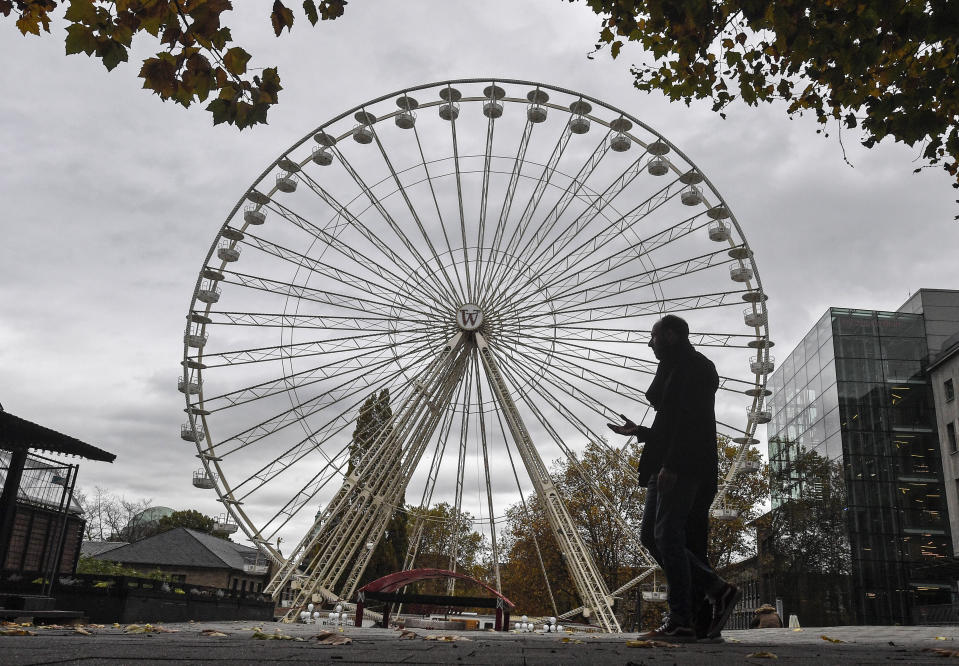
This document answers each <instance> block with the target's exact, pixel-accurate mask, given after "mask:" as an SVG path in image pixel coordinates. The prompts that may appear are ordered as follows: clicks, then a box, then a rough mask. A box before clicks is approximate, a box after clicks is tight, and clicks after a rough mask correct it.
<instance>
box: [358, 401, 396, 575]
mask: <svg viewBox="0 0 959 666" xmlns="http://www.w3.org/2000/svg"><path fill="white" fill-rule="evenodd" d="M392 416H393V408H392V407H391V406H390V392H389V389H383V390H381V391H380V392H379V393H378V394H376V393H373V394H371V395H370V396H369V397H368V398H367V399H366V401H365V402H364V403H363V405H362V406H361V407H360V411H359V414H357V417H356V427H355V428H354V429H353V436H352V440H351V443H350V451H349V463H348V466H347V470H348V473H352V472H353V470H355V469H356V467H357V466H358V465H359V464H360V461H361V460H362V459H363V457H364V456H365V455H366V454H367V453H368V452H369V450H370V447H371V446H372V445H373V443H374V442H375V441H376V439H377V438H378V437H382V436H384V433H388V432H389V428H390V418H392ZM399 455H400V449H399V448H398V447H397V448H396V450H395V451H391V452H389V456H390V459H389V460H388V461H387V462H386V465H387V466H389V465H391V464H394V463H395V462H398V460H399ZM402 503H403V502H402V500H401V501H400V504H401V505H402ZM406 524H407V516H406V513H405V512H404V511H402V510H396V511H394V512H393V514H392V515H391V516H390V520H389V522H388V523H387V524H386V530H385V532H384V534H383V536H382V538H380V540H379V542H378V543H377V544H376V547H375V549H374V550H373V554H372V556H371V557H370V561H369V563H368V564H367V566H366V570H365V571H364V572H363V575H362V576H361V577H360V580H359V583H358V586H359V587H362V586H363V585H365V584H366V583H368V582H370V581H373V580H376V579H377V578H379V577H381V576H385V575H386V574H389V573H393V572H394V571H399V570H401V569H402V568H403V558H404V556H405V555H406V544H407V540H408V538H407V535H406Z"/></svg>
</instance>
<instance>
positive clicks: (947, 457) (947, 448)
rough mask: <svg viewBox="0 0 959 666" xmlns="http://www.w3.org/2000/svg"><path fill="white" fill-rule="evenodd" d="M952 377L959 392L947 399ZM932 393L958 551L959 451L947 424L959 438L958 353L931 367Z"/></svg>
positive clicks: (955, 550) (952, 525)
mask: <svg viewBox="0 0 959 666" xmlns="http://www.w3.org/2000/svg"><path fill="white" fill-rule="evenodd" d="M950 378H951V379H952V385H953V387H955V390H956V392H957V395H956V397H955V398H953V399H952V400H951V401H946V391H945V386H944V384H945V382H946V380H947V379H950ZM932 395H933V399H934V400H935V404H936V426H937V428H938V431H939V451H940V452H941V453H942V475H943V477H944V479H945V488H946V505H947V507H948V508H949V529H950V532H951V534H952V547H953V552H955V553H959V453H957V452H955V451H953V450H952V446H951V444H950V443H949V441H948V438H947V430H946V426H947V425H948V424H949V423H951V424H952V426H953V428H955V429H956V433H957V437H959V353H956V354H953V355H952V356H951V357H950V358H948V359H947V360H946V361H945V362H944V363H942V364H941V365H937V366H936V367H935V368H933V370H932Z"/></svg>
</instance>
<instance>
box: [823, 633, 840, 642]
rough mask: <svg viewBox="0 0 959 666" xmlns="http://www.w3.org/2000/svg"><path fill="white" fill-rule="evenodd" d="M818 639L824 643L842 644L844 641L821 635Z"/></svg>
mask: <svg viewBox="0 0 959 666" xmlns="http://www.w3.org/2000/svg"><path fill="white" fill-rule="evenodd" d="M820 638H821V639H823V640H824V641H829V642H830V643H843V642H845V641H841V640H839V639H838V638H831V637H829V636H827V635H825V634H823V635H822V636H820Z"/></svg>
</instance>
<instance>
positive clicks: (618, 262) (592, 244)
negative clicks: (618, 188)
mask: <svg viewBox="0 0 959 666" xmlns="http://www.w3.org/2000/svg"><path fill="white" fill-rule="evenodd" d="M676 182H677V181H674V182H672V183H670V184H669V185H667V186H666V187H664V188H662V189H660V190H659V191H658V192H656V193H655V194H654V195H652V196H651V197H648V198H647V199H646V200H645V201H644V202H643V203H641V204H640V205H638V206H636V207H635V208H634V209H633V210H632V211H630V212H629V213H627V214H626V215H624V216H621V217H617V218H615V219H613V220H612V221H611V223H610V224H609V225H607V226H605V227H602V228H600V229H599V230H598V231H597V232H596V233H595V234H594V235H592V236H590V237H589V238H587V239H586V240H585V241H583V242H582V243H581V244H580V245H578V246H577V247H576V248H575V249H574V250H572V251H571V252H570V253H568V254H566V255H562V256H560V255H559V251H556V252H554V254H553V256H551V257H550V258H549V259H548V260H547V263H546V265H545V266H543V267H542V269H541V270H540V271H539V272H538V273H537V275H536V278H537V279H538V280H539V281H540V283H541V286H542V288H543V289H549V288H553V289H554V290H556V291H558V292H565V291H567V290H568V289H571V288H573V287H575V286H578V285H579V284H583V283H586V282H589V281H591V280H594V279H599V278H601V277H602V276H604V275H608V274H610V273H612V272H613V271H614V270H616V269H617V268H619V267H621V266H623V265H624V264H627V263H630V262H633V261H636V260H637V259H639V260H640V261H642V262H643V263H644V264H645V262H646V260H647V258H648V256H649V255H650V253H651V252H652V251H653V250H656V249H659V248H660V247H663V246H664V245H666V244H667V242H671V241H673V240H676V239H678V238H681V237H683V236H685V235H686V234H688V233H689V232H690V231H692V227H693V220H695V219H696V218H697V217H698V215H694V216H692V217H691V218H688V219H687V220H683V221H681V222H679V223H678V224H677V225H674V226H673V227H670V228H669V229H667V230H665V231H663V232H659V233H658V234H654V236H653V237H654V238H656V237H657V236H660V235H662V234H665V233H666V232H671V231H672V230H674V229H677V228H679V229H681V230H682V231H684V233H679V234H675V235H670V236H669V240H668V241H667V242H663V241H662V240H661V239H659V240H660V242H659V243H655V244H652V245H647V244H646V243H645V242H644V241H643V240H640V241H638V242H637V243H630V244H629V245H627V246H626V247H623V248H621V249H620V250H617V251H615V252H613V253H612V254H611V255H609V256H607V257H604V258H601V259H599V260H597V261H594V262H593V264H591V265H588V266H585V267H583V266H581V264H582V262H583V261H584V260H585V259H586V258H589V257H593V256H594V255H596V254H597V253H598V252H599V251H600V250H601V249H602V248H604V247H605V246H607V245H608V244H609V243H611V242H613V241H614V240H615V239H617V238H619V237H622V236H623V234H625V232H626V231H627V230H629V229H632V228H634V226H635V225H636V224H638V223H639V222H641V221H642V220H643V219H644V218H645V217H646V216H647V215H649V214H651V213H652V212H654V211H655V210H657V209H658V208H660V207H661V206H663V205H664V204H666V203H667V202H668V201H669V200H670V199H672V198H673V197H674V196H675V194H676V193H677V192H679V191H680V190H679V189H678V188H677V189H676V190H674V191H673V192H672V193H671V192H670V190H671V188H672V187H673V186H674V185H675V184H676ZM697 228H698V227H697ZM687 229H689V231H686V230H687ZM551 247H553V246H551ZM557 257H558V258H557ZM550 262H552V263H550ZM570 280H572V281H573V284H572V285H570V284H569V281H570ZM519 291H520V293H522V288H520V289H519ZM522 300H523V299H522V296H520V297H519V298H514V299H513V300H512V307H514V308H515V307H517V305H518V303H519V302H521V301H522Z"/></svg>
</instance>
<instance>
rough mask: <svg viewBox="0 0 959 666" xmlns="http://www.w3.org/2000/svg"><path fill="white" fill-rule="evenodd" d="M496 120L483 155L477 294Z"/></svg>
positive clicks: (488, 129)
mask: <svg viewBox="0 0 959 666" xmlns="http://www.w3.org/2000/svg"><path fill="white" fill-rule="evenodd" d="M494 122H495V118H494V116H493V114H490V116H489V119H488V120H487V123H486V151H485V153H484V155H483V184H482V186H481V187H480V210H479V219H478V220H477V225H476V256H475V257H474V268H473V271H474V273H473V274H474V275H475V276H476V285H477V293H478V294H479V293H482V292H481V291H479V285H481V284H482V283H483V248H484V247H486V208H487V206H488V204H489V183H490V172H491V163H492V159H493V128H494Z"/></svg>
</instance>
